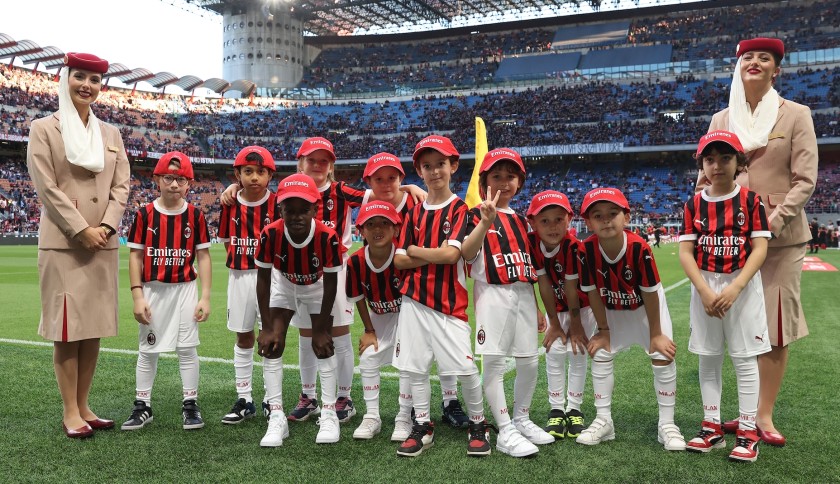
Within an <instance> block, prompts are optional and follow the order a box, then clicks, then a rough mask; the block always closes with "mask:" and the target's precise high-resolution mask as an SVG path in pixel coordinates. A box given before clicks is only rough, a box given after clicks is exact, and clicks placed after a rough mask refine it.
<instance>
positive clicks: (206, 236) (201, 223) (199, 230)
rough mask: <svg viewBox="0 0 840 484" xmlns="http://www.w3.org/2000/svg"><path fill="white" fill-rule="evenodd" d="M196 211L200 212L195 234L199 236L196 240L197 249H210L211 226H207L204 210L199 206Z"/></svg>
mask: <svg viewBox="0 0 840 484" xmlns="http://www.w3.org/2000/svg"><path fill="white" fill-rule="evenodd" d="M195 211H196V213H198V217H197V218H198V220H197V221H196V226H195V229H196V230H195V231H196V234H195V236H196V237H198V238H197V239H196V241H195V250H201V249H209V248H210V245H211V244H210V228H209V227H208V226H207V219H206V218H204V212H202V211H201V210H199V209H198V208H196V209H195Z"/></svg>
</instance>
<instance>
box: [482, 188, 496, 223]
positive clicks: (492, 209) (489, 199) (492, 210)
mask: <svg viewBox="0 0 840 484" xmlns="http://www.w3.org/2000/svg"><path fill="white" fill-rule="evenodd" d="M500 193H501V192H499V191H497V192H496V196H495V197H494V196H493V189H492V188H490V187H487V193H486V197H485V199H484V201H483V202H481V205H479V210H480V211H481V220H482V221H484V222H487V223H493V221H494V220H496V204H497V203H499V194H500Z"/></svg>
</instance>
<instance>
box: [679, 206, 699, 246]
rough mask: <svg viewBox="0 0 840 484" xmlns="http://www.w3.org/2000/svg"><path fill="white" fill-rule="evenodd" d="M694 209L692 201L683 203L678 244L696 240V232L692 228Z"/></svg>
mask: <svg viewBox="0 0 840 484" xmlns="http://www.w3.org/2000/svg"><path fill="white" fill-rule="evenodd" d="M697 196H699V195H697ZM694 207H695V204H694V199H692V200H689V201H688V202H685V206H684V207H683V222H682V227H681V229H680V238H679V241H680V242H687V241H694V240H697V231H696V230H695V228H694Z"/></svg>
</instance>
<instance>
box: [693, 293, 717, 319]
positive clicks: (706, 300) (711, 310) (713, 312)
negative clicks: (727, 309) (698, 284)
mask: <svg viewBox="0 0 840 484" xmlns="http://www.w3.org/2000/svg"><path fill="white" fill-rule="evenodd" d="M697 292H698V293H699V294H700V301H701V302H702V303H703V310H704V311H706V314H708V315H709V316H711V317H713V318H723V314H722V313H721V312H720V311H718V310H717V309H715V300H717V298H718V295H717V294H716V293H715V292H714V291H712V290H711V289H710V288H706V289H705V290H702V291H697Z"/></svg>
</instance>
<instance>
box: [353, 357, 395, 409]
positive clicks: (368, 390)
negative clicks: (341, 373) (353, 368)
mask: <svg viewBox="0 0 840 484" xmlns="http://www.w3.org/2000/svg"><path fill="white" fill-rule="evenodd" d="M371 354H373V348H371V349H370V350H368V351H365V352H364V353H362V354H361V356H359V373H360V374H361V376H362V395H364V398H365V415H374V416H376V417H378V416H379V385H380V379H381V377H380V375H379V366H378V365H377V364H376V363H375V361H374V358H371V357H370V356H369V355H371ZM400 383H402V381H400Z"/></svg>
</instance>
